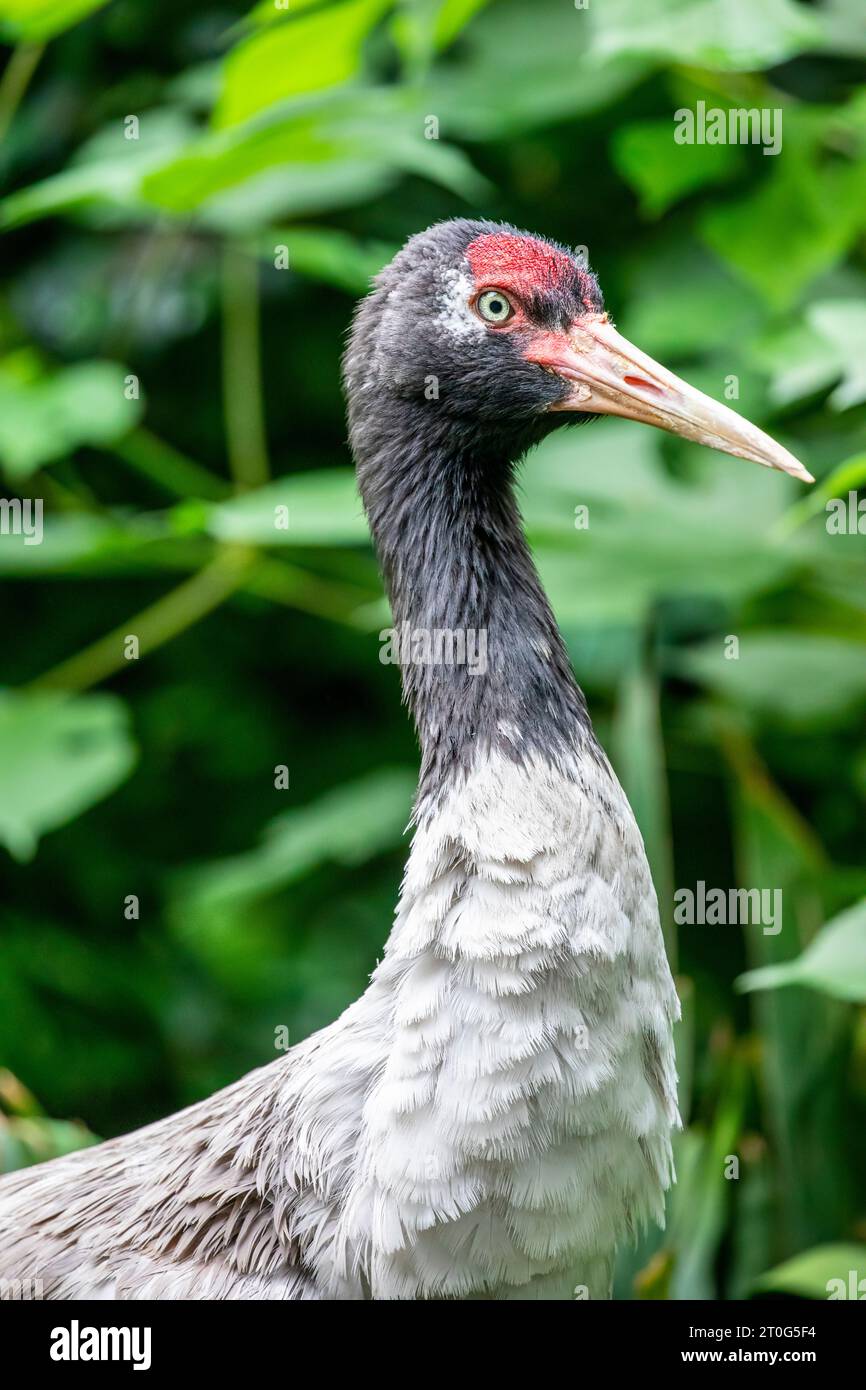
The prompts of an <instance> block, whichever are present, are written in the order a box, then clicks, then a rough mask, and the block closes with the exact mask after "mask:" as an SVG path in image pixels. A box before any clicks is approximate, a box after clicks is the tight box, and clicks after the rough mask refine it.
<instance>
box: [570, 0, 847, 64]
mask: <svg viewBox="0 0 866 1390" xmlns="http://www.w3.org/2000/svg"><path fill="white" fill-rule="evenodd" d="M589 14H590V15H591V16H592V20H593V27H594V41H593V53H594V54H595V55H596V56H597V57H599V58H608V57H611V56H613V55H617V56H619V55H628V56H634V55H639V54H640V55H647V56H651V57H653V58H655V59H656V60H657V61H658V62H660V63H664V64H666V65H668V64H674V63H681V64H689V65H691V66H694V67H701V68H709V69H710V70H715V71H721V72H727V71H733V72H752V71H754V70H755V69H756V68H762V67H768V66H773V65H775V64H776V63H781V62H783V61H784V60H785V59H786V58H791V57H793V56H794V54H796V53H801V52H803V51H804V50H806V49H808V48H809V47H811V46H812V45H813V44H815V43H816V42H818V41H819V39H820V32H821V31H820V27H819V25H818V24H817V23H816V21H815V19H814V18H813V16H812V15H811V14H810V13H809V12H808V11H807V10H805V9H804V8H803V6H802V5H798V4H795V3H794V0H761V4H759V5H756V4H754V3H753V0H654V3H653V4H652V5H647V4H646V3H645V0H605V3H604V4H603V5H598V6H591V7H590V10H589Z"/></svg>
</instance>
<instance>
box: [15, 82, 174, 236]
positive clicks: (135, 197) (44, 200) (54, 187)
mask: <svg viewBox="0 0 866 1390" xmlns="http://www.w3.org/2000/svg"><path fill="white" fill-rule="evenodd" d="M125 131H126V127H125V125H124V122H123V120H121V119H119V118H118V119H117V120H115V121H112V122H111V124H110V125H108V126H105V127H103V128H102V129H101V130H99V131H98V132H97V133H96V135H94V136H93V137H92V138H91V139H90V140H88V141H87V142H86V143H85V144H84V145H82V146H81V148H80V149H79V150H78V151H77V152H76V154H75V156H74V157H73V158H72V159H71V160H70V161H69V164H68V165H67V167H66V168H64V169H62V170H61V171H60V173H58V174H54V175H52V176H51V177H50V178H47V179H42V180H41V181H40V182H39V183H34V184H30V185H29V187H26V188H21V189H17V190H16V191H15V192H14V193H10V194H9V196H8V197H7V198H4V199H3V201H2V202H0V227H5V228H10V227H18V226H23V225H25V224H26V223H28V222H34V221H37V220H38V219H39V218H42V217H52V216H56V215H58V214H64V215H65V214H70V213H76V214H87V215H90V216H97V215H98V216H99V217H100V218H101V219H102V220H103V221H111V219H112V218H113V219H114V220H115V221H117V220H123V218H131V219H133V220H136V219H140V218H141V217H142V215H147V214H149V213H150V211H151V210H150V209H149V208H148V206H147V204H146V203H145V202H144V201H143V200H142V197H141V182H142V179H143V177H144V175H145V173H146V171H147V170H148V169H152V168H161V167H162V166H163V165H164V164H166V163H167V162H168V161H170V160H171V159H173V158H174V157H175V155H176V154H177V153H178V152H179V151H180V150H181V149H183V148H184V147H185V145H186V144H187V143H188V142H189V140H191V139H192V138H193V135H194V134H195V131H196V127H195V126H194V125H193V124H192V122H191V121H190V119H189V117H188V116H186V115H185V114H184V113H183V112H180V111H177V110H175V109H174V108H172V107H167V108H164V109H160V108H156V109H154V110H151V111H146V112H144V113H142V115H141V117H140V118H139V125H138V132H137V136H138V138H137V139H134V140H131V139H127V138H126V134H125Z"/></svg>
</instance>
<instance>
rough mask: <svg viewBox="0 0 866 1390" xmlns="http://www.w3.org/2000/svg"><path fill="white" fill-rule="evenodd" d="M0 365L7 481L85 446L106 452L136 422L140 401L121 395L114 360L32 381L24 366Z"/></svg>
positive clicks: (0, 438)
mask: <svg viewBox="0 0 866 1390" xmlns="http://www.w3.org/2000/svg"><path fill="white" fill-rule="evenodd" d="M20 366H21V363H20V361H16V360H15V359H13V358H6V359H5V360H4V361H3V362H0V464H2V466H3V469H4V471H5V473H6V475H7V477H9V478H10V479H13V480H18V479H22V478H26V477H28V476H29V475H30V474H31V473H33V472H34V471H35V470H36V469H37V468H41V467H42V465H43V464H45V463H51V462H53V461H54V460H55V459H60V458H65V457H66V455H67V454H70V453H72V452H73V451H74V450H75V449H77V448H79V447H80V446H81V445H83V444H90V445H96V446H98V447H100V448H106V447H108V446H109V445H111V444H113V443H114V442H115V440H117V439H120V438H122V436H123V435H125V434H127V433H128V432H129V431H130V430H131V429H132V428H133V426H134V425H135V424H137V422H138V420H139V417H140V415H141V411H142V403H141V401H140V400H129V399H127V396H126V393H125V376H126V373H125V371H124V368H123V367H121V366H119V365H118V363H116V362H80V363H78V364H76V365H75V366H73V367H64V368H62V369H61V370H60V371H57V372H54V373H53V374H49V375H45V376H37V377H36V378H35V379H33V378H32V376H31V372H30V367H29V365H28V367H27V369H26V370H25V371H21V370H20Z"/></svg>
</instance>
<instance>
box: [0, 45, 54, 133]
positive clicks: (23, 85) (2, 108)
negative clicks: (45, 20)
mask: <svg viewBox="0 0 866 1390" xmlns="http://www.w3.org/2000/svg"><path fill="white" fill-rule="evenodd" d="M44 52H45V44H44V43H20V44H19V45H18V47H17V48H16V49H15V50H14V52H13V54H12V57H11V58H10V59H9V62H8V63H7V64H6V67H5V68H4V69H3V76H2V78H0V140H3V139H4V138H5V135H6V132H7V130H8V129H9V127H10V125H11V124H12V121H13V120H14V118H15V112H16V111H17V110H18V107H19V106H20V105H21V102H22V100H23V97H24V93H25V92H26V91H27V88H28V87H29V86H30V79H31V77H32V76H33V74H34V72H35V71H36V68H37V65H38V63H39V59H40V58H41V57H42V54H43V53H44Z"/></svg>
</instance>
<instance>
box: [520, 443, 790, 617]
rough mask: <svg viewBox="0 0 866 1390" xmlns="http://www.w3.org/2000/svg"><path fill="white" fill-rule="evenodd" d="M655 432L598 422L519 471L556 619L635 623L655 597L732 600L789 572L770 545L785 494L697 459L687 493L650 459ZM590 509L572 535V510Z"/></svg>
mask: <svg viewBox="0 0 866 1390" xmlns="http://www.w3.org/2000/svg"><path fill="white" fill-rule="evenodd" d="M659 438H660V436H659V434H658V432H657V431H654V430H651V429H649V428H644V427H641V426H638V425H632V424H620V423H619V422H614V421H609V420H605V421H600V422H599V423H598V424H594V425H592V426H591V427H590V428H588V429H585V430H581V431H579V432H578V431H563V432H562V433H560V434H558V435H552V436H551V437H550V439H548V440H547V441H546V442H545V443H544V444H543V445H542V446H541V447H540V448H539V449H538V450H537V451H535V452H534V453H532V454H530V455H529V457H528V458H527V460H526V462H525V464H524V466H523V477H522V480H521V481H522V484H523V490H524V513H525V516H526V521H527V526H528V529H529V533H530V537H531V538H532V540H533V541H534V549H535V554H536V559H537V561H538V564H539V568H540V571H541V576H542V579H543V580H544V582H545V584H546V586H547V587H548V591H549V593H550V597H551V600H552V602H553V606H554V610H555V612H556V615H557V618H558V620H559V621H560V622H561V623H565V624H566V625H568V626H570V625H574V624H580V625H581V626H590V627H595V626H598V625H605V626H607V625H614V624H619V625H640V624H642V623H643V622H644V620H645V617H646V614H647V611H648V610H649V608H650V607H651V606H652V605H653V604H654V603H656V602H657V601H658V600H659V599H665V598H676V597H678V596H688V597H689V599H693V598H694V597H695V596H696V595H706V596H708V597H712V598H719V599H724V600H727V601H730V602H734V601H737V600H739V599H742V598H743V597H745V596H746V595H748V594H750V593H755V592H759V591H760V590H761V589H763V588H766V587H768V586H769V585H771V584H772V583H774V582H776V581H778V579H779V578H780V577H781V576H782V575H784V574H785V573H786V571H788V570H789V569H790V568H791V567H793V566H794V565H796V564H797V561H798V557H797V553H796V551H794V550H793V549H791V548H790V546H789V547H787V548H785V549H783V548H782V547H781V546H779V545H777V544H774V543H773V542H772V540H771V538H770V535H769V532H770V527H771V525H772V523H773V522H774V521H776V520H777V519H778V517H779V516H780V515H781V513H782V512H783V511H784V509H785V506H786V504H787V503H788V502H789V501H790V499H791V497H792V495H793V494H794V492H795V490H796V489H795V486H794V485H793V484H792V483H791V480H790V479H787V478H785V477H783V476H781V475H780V474H772V475H771V474H770V473H769V471H768V470H764V469H758V468H755V467H754V466H753V465H749V464H746V463H743V464H741V465H739V466H738V465H737V463H736V462H735V461H733V460H731V459H728V458H726V459H722V458H718V459H714V458H711V457H710V456H709V453H708V451H706V450H700V449H697V450H696V451H695V473H694V477H693V480H692V482H691V483H690V484H685V483H682V482H678V481H676V480H674V479H673V478H672V477H670V475H668V474H666V473H665V470H664V469H663V468H662V467H661V464H660V462H659V461H658V447H659ZM581 506H586V507H587V508H588V526H587V527H586V529H581V528H580V527H579V526H576V524H575V523H576V521H578V520H580V519H582V518H579V517H578V516H576V515H575V508H576V507H581Z"/></svg>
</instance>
